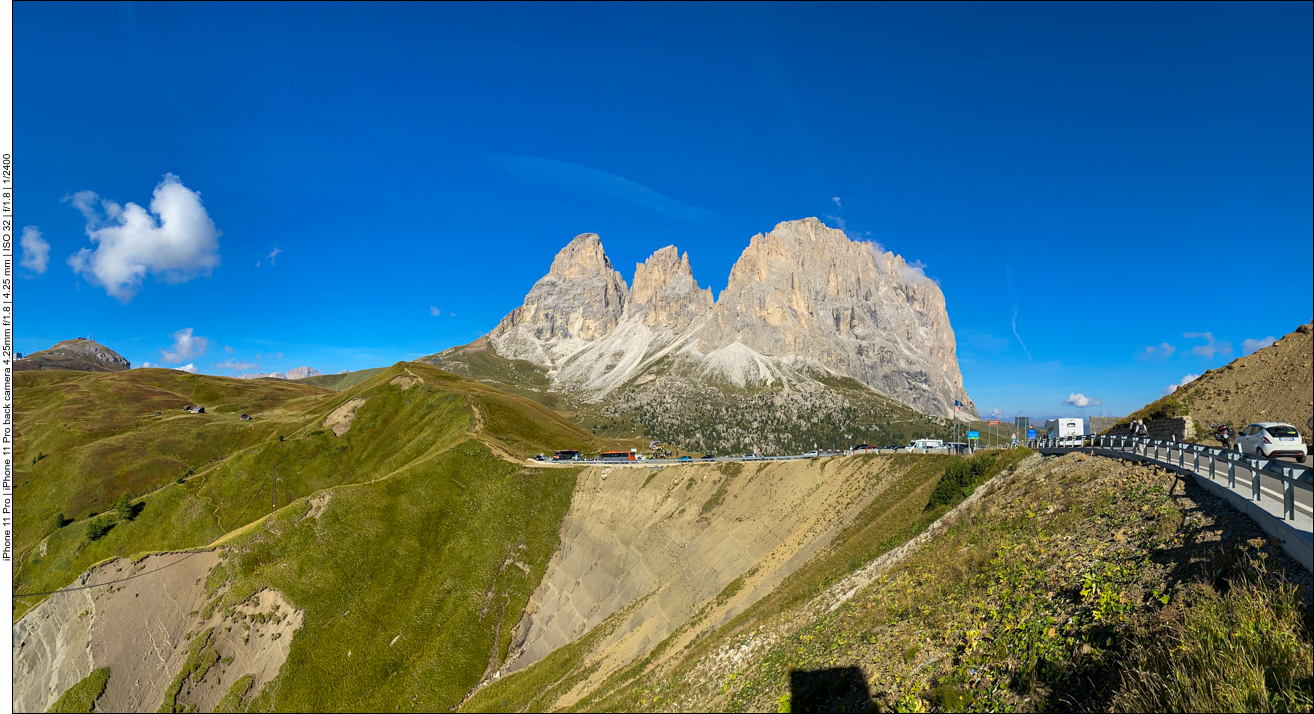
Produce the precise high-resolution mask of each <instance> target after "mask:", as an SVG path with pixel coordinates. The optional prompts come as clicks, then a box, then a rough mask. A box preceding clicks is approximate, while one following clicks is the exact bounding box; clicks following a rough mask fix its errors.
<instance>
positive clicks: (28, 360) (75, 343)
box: [14, 337, 132, 372]
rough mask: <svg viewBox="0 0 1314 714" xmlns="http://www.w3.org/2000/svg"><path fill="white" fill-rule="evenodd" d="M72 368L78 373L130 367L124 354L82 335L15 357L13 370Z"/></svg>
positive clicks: (118, 369) (120, 370)
mask: <svg viewBox="0 0 1314 714" xmlns="http://www.w3.org/2000/svg"><path fill="white" fill-rule="evenodd" d="M38 369H71V370H75V371H78V372H122V371H123V370H125V369H132V363H131V362H129V361H128V360H126V359H124V358H123V355H121V354H119V353H118V352H115V351H114V350H112V349H110V348H108V347H106V346H105V345H102V344H100V343H99V342H95V341H92V340H88V339H87V338H85V337H75V338H73V339H71V340H64V341H63V342H57V343H55V346H54V347H51V348H50V349H48V350H41V351H39V352H31V353H29V354H26V355H23V358H22V359H16V360H14V371H16V372H21V371H25V370H38Z"/></svg>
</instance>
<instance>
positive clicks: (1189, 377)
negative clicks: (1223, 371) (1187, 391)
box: [1160, 374, 1200, 394]
mask: <svg viewBox="0 0 1314 714" xmlns="http://www.w3.org/2000/svg"><path fill="white" fill-rule="evenodd" d="M1199 378H1200V375H1198V374H1188V375H1186V376H1185V377H1182V379H1181V380H1180V381H1178V382H1175V383H1173V384H1170V385H1168V386H1166V387H1164V388H1163V391H1162V392H1160V394H1172V393H1173V392H1176V391H1177V389H1178V388H1179V387H1183V386H1185V385H1187V384H1190V383H1191V382H1194V381H1195V380H1197V379H1199Z"/></svg>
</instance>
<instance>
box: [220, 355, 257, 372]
mask: <svg viewBox="0 0 1314 714" xmlns="http://www.w3.org/2000/svg"><path fill="white" fill-rule="evenodd" d="M214 366H215V367H216V368H218V369H235V370H237V371H239V372H241V371H243V370H248V369H255V368H256V367H259V366H260V365H258V364H251V363H250V362H243V361H242V360H239V359H233V358H231V357H230V358H228V359H226V360H224V361H223V362H216V363H215V365H214Z"/></svg>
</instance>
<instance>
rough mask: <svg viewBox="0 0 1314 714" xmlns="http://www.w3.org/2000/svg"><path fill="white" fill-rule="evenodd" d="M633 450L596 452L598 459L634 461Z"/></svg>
mask: <svg viewBox="0 0 1314 714" xmlns="http://www.w3.org/2000/svg"><path fill="white" fill-rule="evenodd" d="M635 458H636V457H635V455H634V452H633V451H604V452H602V453H601V454H598V461H634V460H635Z"/></svg>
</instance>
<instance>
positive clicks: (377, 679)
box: [211, 440, 576, 711]
mask: <svg viewBox="0 0 1314 714" xmlns="http://www.w3.org/2000/svg"><path fill="white" fill-rule="evenodd" d="M575 475H576V471H575V470H573V469H571V470H567V469H542V470H535V469H523V468H521V467H519V466H517V465H515V464H513V463H510V462H508V461H506V460H503V459H500V458H498V457H497V456H496V455H494V454H493V453H492V452H491V451H490V450H489V449H488V448H487V447H486V446H484V445H483V444H481V443H479V442H478V441H475V440H464V441H462V442H460V443H459V444H457V445H455V446H453V447H452V448H449V449H446V450H444V451H443V452H442V453H441V454H440V455H438V456H436V457H435V458H432V459H429V460H424V461H419V462H415V463H413V464H411V465H408V466H406V467H404V468H402V469H401V470H400V471H398V472H397V473H396V474H394V475H393V476H392V477H390V478H388V479H387V480H384V481H379V482H376V483H364V484H361V485H358V486H347V487H339V488H336V489H334V490H333V491H332V496H331V500H330V501H329V503H328V507H327V508H326V509H325V510H324V511H323V513H322V514H319V515H317V516H316V517H314V518H307V517H306V516H307V512H308V511H309V509H310V506H309V505H308V504H307V502H306V501H299V502H297V503H295V504H293V505H292V506H291V507H289V508H285V509H283V510H281V511H280V512H279V513H278V515H277V516H276V517H274V518H272V519H267V520H265V521H263V522H262V523H261V524H260V525H259V527H258V528H256V529H254V530H252V531H250V532H248V533H245V534H243V535H241V536H239V537H238V538H236V539H235V540H232V541H229V542H228V543H227V544H226V547H227V553H228V554H229V555H228V558H229V561H228V563H227V565H226V566H223V567H221V568H220V569H219V570H218V571H216V573H215V574H213V575H212V577H211V580H212V582H211V585H212V586H214V587H216V588H218V587H219V586H220V585H227V586H228V587H227V589H226V591H225V592H224V594H223V596H222V597H221V599H220V600H219V601H218V602H217V604H216V607H217V608H221V609H222V608H227V607H230V606H232V605H235V604H238V603H241V602H243V601H245V600H247V599H248V598H249V597H250V596H251V595H253V594H254V593H256V592H258V591H260V590H261V589H263V588H274V589H277V590H278V591H280V592H281V593H283V595H284V596H285V597H286V598H288V599H289V600H290V601H291V602H292V603H294V604H295V605H296V606H297V607H298V608H304V610H305V613H306V618H305V622H306V624H305V626H304V627H303V629H302V630H301V631H299V632H298V633H297V634H296V636H295V639H294V640H293V645H292V650H291V652H290V654H289V657H288V660H287V662H286V663H285V664H284V665H283V669H282V673H281V676H280V677H279V678H278V679H277V680H275V681H274V682H272V683H271V684H270V685H269V686H266V687H265V688H264V691H263V692H261V693H259V695H258V696H256V698H255V700H254V702H253V703H252V705H251V710H253V711H267V710H271V709H273V710H278V711H287V710H298V711H364V710H370V711H384V710H386V711H397V710H405V711H446V710H448V709H451V708H453V707H455V706H456V705H457V704H459V703H460V702H461V700H462V698H464V696H465V694H466V692H468V691H469V690H470V688H471V687H473V686H474V685H475V683H477V682H478V681H479V679H480V678H481V677H482V676H483V674H484V671H485V669H487V668H488V666H489V663H490V662H494V663H500V660H501V658H502V657H504V656H505V654H506V650H507V646H508V645H509V643H510V638H511V630H512V628H513V627H514V626H515V624H516V621H517V620H518V619H519V618H520V615H521V611H522V610H523V608H524V606H525V603H526V601H527V599H528V598H529V595H530V593H531V592H532V591H533V589H534V587H535V586H536V585H537V584H538V581H539V579H540V578H541V577H542V575H543V571H544V569H545V568H546V566H547V562H548V559H549V558H551V556H552V553H553V552H554V551H555V550H556V548H557V540H558V535H559V528H560V523H561V519H562V517H563V516H564V515H565V513H566V510H567V508H568V507H569V505H570V498H571V493H572V491H573V490H574V486H575Z"/></svg>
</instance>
